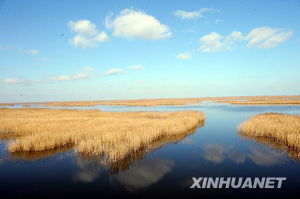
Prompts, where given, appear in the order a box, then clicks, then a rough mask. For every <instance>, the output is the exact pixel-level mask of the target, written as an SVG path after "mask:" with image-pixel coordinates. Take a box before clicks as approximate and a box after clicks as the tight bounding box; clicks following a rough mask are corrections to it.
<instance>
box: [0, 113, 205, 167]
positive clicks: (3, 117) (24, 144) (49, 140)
mask: <svg viewBox="0 0 300 199" xmlns="http://www.w3.org/2000/svg"><path fill="white" fill-rule="evenodd" d="M203 122H204V115H203V114H202V113H200V112H197V111H178V112H166V113H161V112H102V111H98V110H63V109H55V110H54V109H3V108H2V109H0V138H2V139H11V140H12V141H11V142H10V143H9V145H8V150H9V151H10V152H18V151H19V152H20V151H46V150H53V149H58V148H61V147H74V148H75V150H76V151H78V152H80V153H86V154H90V155H102V156H105V157H106V158H107V159H108V161H109V162H116V161H118V160H120V159H123V158H125V157H126V156H128V155H130V154H131V153H134V152H136V151H138V150H140V149H142V148H145V147H147V146H148V145H149V144H151V143H153V142H154V141H155V140H158V139H160V138H162V137H164V136H171V135H177V134H180V133H183V132H187V131H189V130H190V129H193V128H195V127H197V126H199V125H201V124H203Z"/></svg>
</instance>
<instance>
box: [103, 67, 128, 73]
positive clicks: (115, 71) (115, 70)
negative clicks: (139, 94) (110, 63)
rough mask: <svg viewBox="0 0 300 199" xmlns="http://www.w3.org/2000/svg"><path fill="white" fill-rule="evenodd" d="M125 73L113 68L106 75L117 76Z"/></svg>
mask: <svg viewBox="0 0 300 199" xmlns="http://www.w3.org/2000/svg"><path fill="white" fill-rule="evenodd" d="M123 72H124V71H123V70H121V69H119V68H112V69H109V70H108V71H106V72H105V75H116V74H120V73H123Z"/></svg>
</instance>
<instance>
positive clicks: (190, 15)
mask: <svg viewBox="0 0 300 199" xmlns="http://www.w3.org/2000/svg"><path fill="white" fill-rule="evenodd" d="M205 12H219V10H216V9H212V8H202V9H200V10H198V11H192V12H188V11H185V10H176V11H175V12H174V15H175V16H177V17H180V18H181V19H199V18H202V17H203V14H204V13H205Z"/></svg>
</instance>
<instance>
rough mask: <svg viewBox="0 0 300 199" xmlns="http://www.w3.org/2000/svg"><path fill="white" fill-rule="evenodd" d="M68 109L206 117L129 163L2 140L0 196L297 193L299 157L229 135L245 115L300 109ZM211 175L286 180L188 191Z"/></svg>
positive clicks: (208, 104) (207, 106) (194, 106)
mask: <svg viewBox="0 0 300 199" xmlns="http://www.w3.org/2000/svg"><path fill="white" fill-rule="evenodd" d="M21 106H22V105H19V107H21ZM36 108H38V107H36ZM53 108H58V107H53ZM64 108H65V107H64ZM72 108H77V109H101V110H103V111H142V110H143V111H177V110H198V111H201V112H203V113H204V114H205V117H206V121H205V124H204V125H203V126H202V127H200V128H198V129H197V130H196V131H195V132H194V133H193V134H191V135H188V136H186V137H184V138H182V137H181V138H176V139H175V138H172V139H170V140H169V141H166V140H164V141H161V142H160V143H158V144H157V146H156V147H154V148H156V150H154V151H151V152H149V151H147V152H141V154H139V155H138V156H137V157H136V158H133V159H131V160H126V161H124V162H120V163H118V164H117V165H107V164H104V163H103V162H102V161H101V160H100V159H99V158H97V157H85V156H83V155H80V154H76V153H75V152H74V151H73V150H72V149H61V150H58V151H52V152H51V151H50V152H47V153H38V154H26V153H23V154H20V153H19V154H9V153H7V151H6V150H5V142H2V143H1V145H0V192H1V198H18V197H19V198H22V197H32V198H41V197H42V198H53V197H58V198H62V197H73V198H74V197H85V198H90V197H98V198H100V197H102V198H104V197H110V196H111V197H115V196H121V197H125V196H130V197H139V198H140V197H152V196H172V197H183V196H185V197H191V196H196V197H198V198H200V197H206V198H207V197H208V198H213V197H235V196H243V197H254V196H255V197H256V196H263V197H274V196H276V197H278V196H279V197H291V196H299V195H300V189H299V188H300V186H299V185H300V162H299V160H298V159H297V156H298V153H296V152H292V151H288V150H284V148H283V147H280V146H274V145H272V142H271V143H270V142H268V141H267V140H251V139H248V138H244V137H241V136H240V135H239V134H238V133H237V131H236V128H237V126H238V125H239V124H240V123H241V122H242V121H243V120H245V119H247V118H249V117H251V116H252V115H255V114H258V113H262V112H282V113H289V114H300V106H237V105H228V104H215V103H211V102H204V103H202V104H192V105H188V106H159V107H127V106H95V107H72ZM166 142H167V143H166ZM298 157H300V156H298ZM214 176H215V177H226V176H228V177H243V176H244V177H267V176H270V177H274V176H275V177H287V180H286V181H285V182H284V184H283V188H282V189H261V190H259V189H190V188H189V187H190V186H191V185H192V177H214Z"/></svg>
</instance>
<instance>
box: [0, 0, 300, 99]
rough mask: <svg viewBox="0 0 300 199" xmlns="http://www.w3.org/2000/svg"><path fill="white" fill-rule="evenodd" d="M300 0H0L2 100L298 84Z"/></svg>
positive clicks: (297, 89)
mask: <svg viewBox="0 0 300 199" xmlns="http://www.w3.org/2000/svg"><path fill="white" fill-rule="evenodd" d="M299 10H300V1H298V0H282V1H280V0H278V1H274V0H263V1H262V0H252V1H237V0H236V1H233V0H232V1H229V0H228V1H223V0H218V1H217V0H195V1H193V0H185V1H179V0H164V1H154V0H136V1H129V0H122V1H120V0H107V1H104V0H103V1H102V0H95V1H93V0H89V1H76V0H69V1H68V0H51V1H50V0H49V1H47V0H42V1H41V0H26V1H18V0H9V1H6V0H0V102H34V101H64V100H102V99H143V98H169V97H208V96H211V97H213V96H252V95H293V94H300V78H299V77H300V23H299V19H300V12H299Z"/></svg>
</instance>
